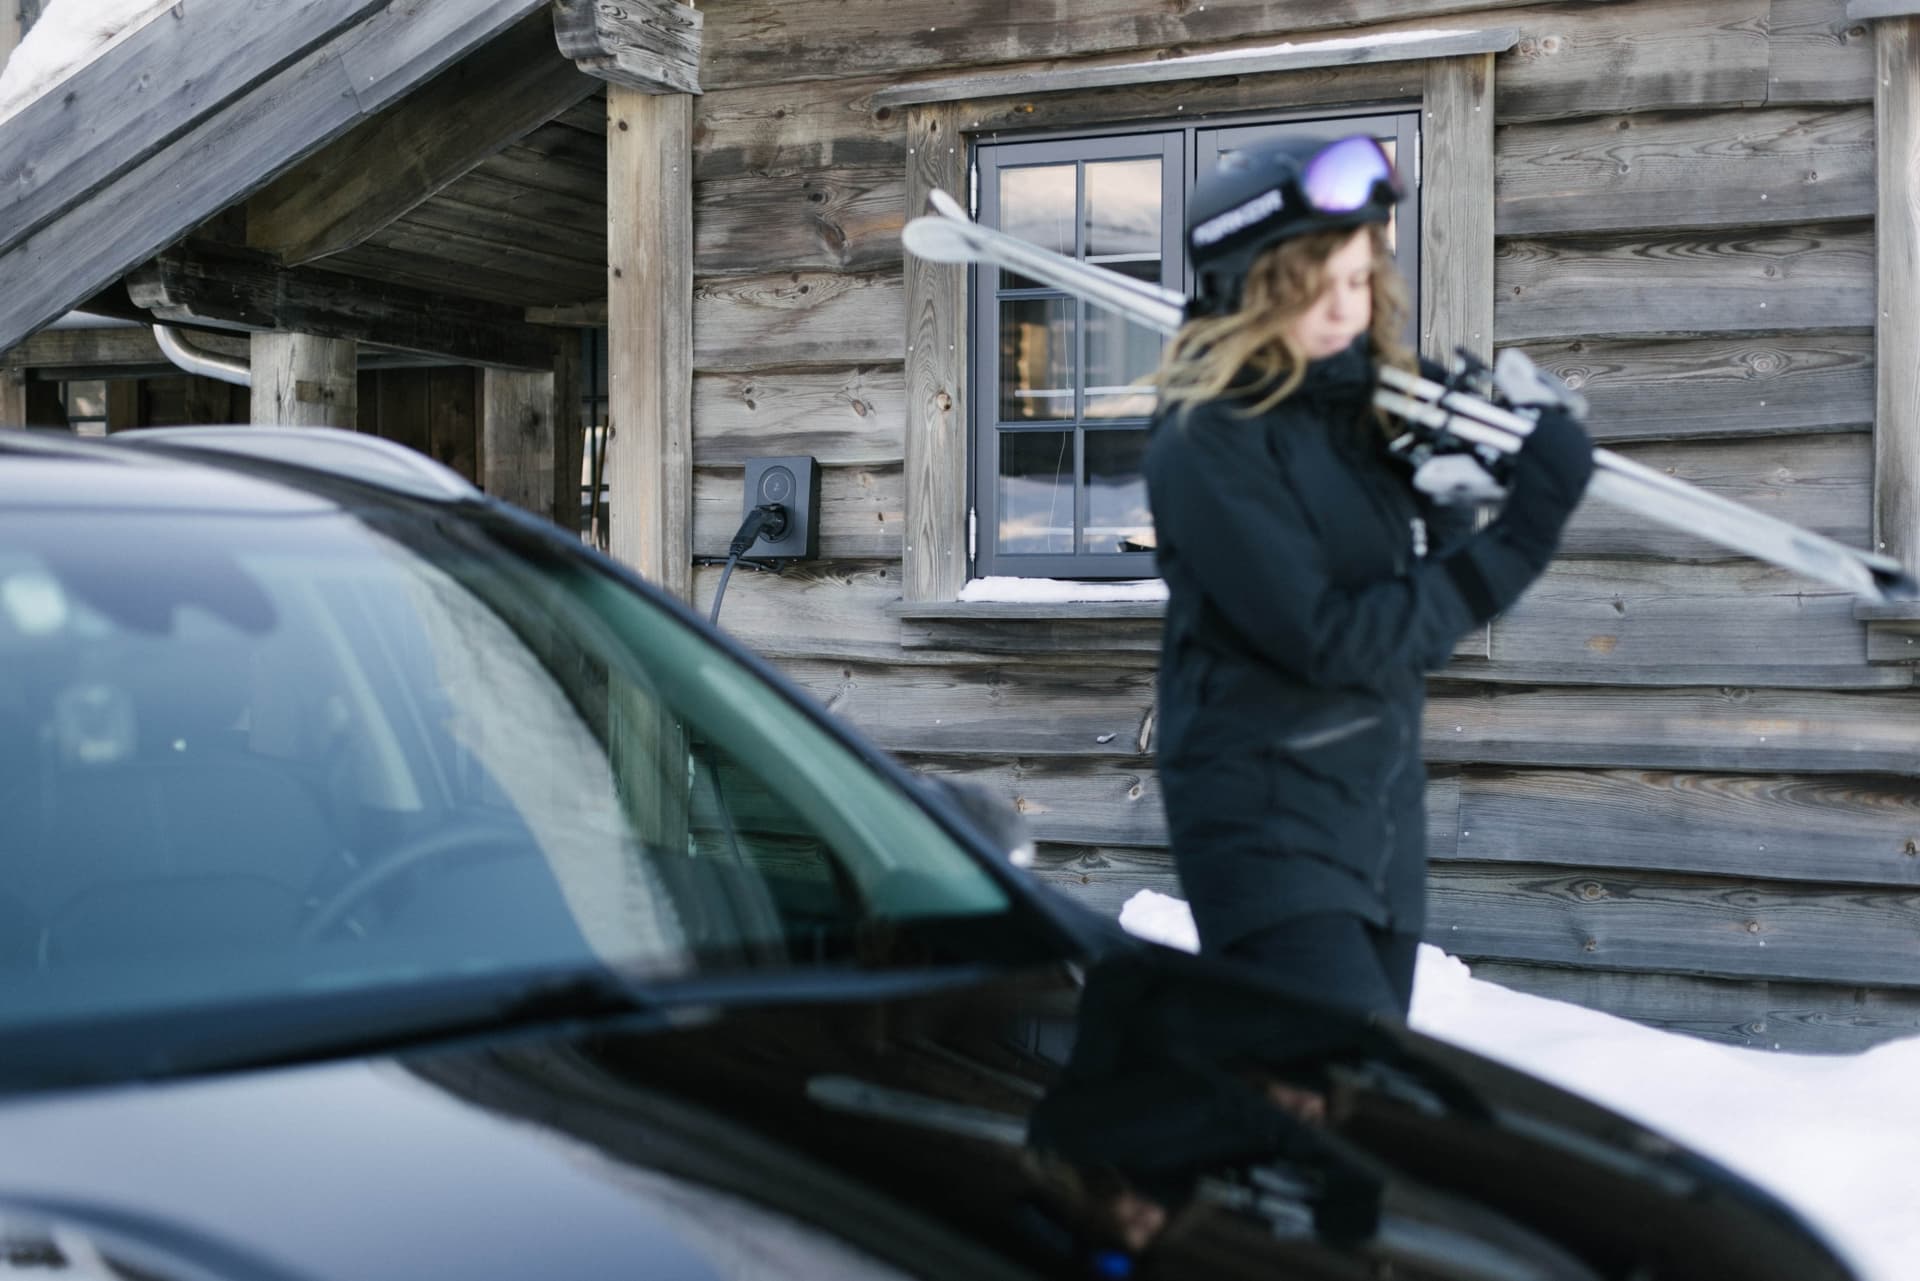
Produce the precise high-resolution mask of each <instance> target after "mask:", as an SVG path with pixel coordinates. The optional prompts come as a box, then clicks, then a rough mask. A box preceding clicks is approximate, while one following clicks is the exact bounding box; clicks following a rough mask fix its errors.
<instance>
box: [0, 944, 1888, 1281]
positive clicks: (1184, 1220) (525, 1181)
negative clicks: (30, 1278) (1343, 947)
mask: <svg viewBox="0 0 1920 1281" xmlns="http://www.w3.org/2000/svg"><path fill="white" fill-rule="evenodd" d="M667 1024H668V1025H665V1026H663V1025H662V1022H661V1021H660V1020H658V1019H649V1020H644V1021H640V1020H635V1021H627V1022H622V1021H620V1020H614V1021H609V1022H604V1023H600V1024H596V1025H593V1026H590V1027H587V1028H585V1029H581V1028H577V1027H575V1028H569V1029H566V1030H564V1031H556V1032H554V1033H553V1034H551V1035H548V1034H540V1035H528V1034H524V1033H522V1034H516V1035H513V1036H511V1037H502V1038H499V1039H496V1040H481V1041H477V1042H476V1041H466V1042H463V1043H461V1044H458V1045H452V1046H442V1047H438V1048H432V1049H428V1050H424V1051H419V1052H412V1053H406V1054H401V1055H395V1056H391V1057H384V1058H357V1059H351V1060H344V1061H336V1062H328V1063H321V1064H314V1065H307V1066H296V1067H282V1068H276V1069H272V1070H256V1071H245V1072H234V1073H228V1074H217V1075H212V1076H203V1077H196V1078H193V1079H186V1080H177V1081H168V1082H162V1083H153V1084H143V1085H137V1086H120V1087H114V1088H105V1089H94V1090H87V1091H81V1092H69V1093H59V1092H56V1093H45V1094H37V1095H32V1096H23V1097H17V1098H15V1099H13V1100H11V1101H9V1102H8V1103H6V1104H4V1105H0V1237H4V1238H5V1239H6V1240H8V1242H9V1243H10V1248H16V1247H17V1243H19V1242H22V1241H28V1242H34V1243H38V1244H37V1245H36V1246H35V1248H40V1249H44V1250H47V1251H52V1252H55V1253H57V1254H60V1255H61V1257H63V1258H66V1259H68V1260H69V1261H72V1260H75V1259H80V1258H84V1256H85V1255H86V1254H87V1253H88V1252H89V1251H92V1252H96V1253H97V1254H98V1255H99V1256H101V1258H103V1259H107V1260H113V1261H118V1262H119V1263H121V1264H122V1266H125V1267H127V1268H129V1269H132V1270H135V1271H139V1272H141V1273H143V1274H144V1275H149V1276H154V1277H157V1278H169V1279H171V1278H188V1277H196V1278H197V1277H208V1278H215V1277H218V1278H238V1277H282V1276H284V1277H289V1278H292V1277H301V1278H348V1277H351V1278H355V1279H356V1281H365V1279H374V1278H383V1277H393V1278H400V1277H406V1278H417V1277H419V1276H422V1275H449V1276H461V1277H465V1278H480V1279H483V1281H484V1279H485V1278H490V1277H503V1278H504V1277H510V1276H511V1277H525V1276H529V1275H558V1276H568V1275H572V1276H581V1275H602V1274H607V1273H609V1272H611V1271H612V1270H614V1269H619V1270H621V1271H622V1272H628V1273H630V1272H632V1271H633V1270H634V1269H635V1268H636V1267H644V1269H645V1273H646V1275H648V1276H650V1277H661V1278H689V1279H693V1278H706V1277H733V1276H740V1275H751V1274H756V1273H761V1272H766V1273H769V1274H775V1275H781V1276H790V1277H806V1276H819V1277H837V1278H861V1277H867V1276H872V1277H889V1276H902V1275H911V1276H926V1277H947V1276H952V1277H969V1278H974V1277H993V1276H1010V1277H1011V1276H1033V1275H1075V1276H1087V1275H1103V1276H1156V1275H1167V1276H1176V1275H1178V1276H1191V1275H1237V1274H1239V1273H1241V1272H1248V1273H1252V1272H1256V1271H1257V1272H1260V1273H1261V1274H1262V1275H1292V1274H1294V1273H1295V1272H1298V1273H1300V1274H1306V1275H1320V1274H1322V1273H1325V1274H1328V1275H1346V1274H1348V1273H1349V1271H1351V1270H1354V1269H1360V1270H1359V1271H1353V1272H1352V1274H1353V1275H1376V1274H1378V1273H1379V1269H1380V1267H1381V1266H1382V1265H1385V1266H1387V1267H1388V1268H1389V1269H1390V1270H1391V1271H1392V1272H1393V1273H1394V1274H1395V1275H1399V1276H1416V1277H1417V1276H1429V1275H1430V1276H1450V1277H1479V1276H1484V1277H1523V1276H1535V1277H1568V1278H1584V1277H1598V1276H1620V1275H1629V1274H1636V1275H1646V1276H1650V1277H1662V1278H1670V1277H1682V1276H1702V1277H1705V1276H1712V1277H1727V1276H1741V1277H1749V1278H1776V1277H1777V1278H1780V1279H1781V1281H1787V1279H1788V1278H1792V1279H1793V1281H1820V1279H1821V1278H1836V1279H1837V1278H1846V1277H1849V1276H1850V1275H1851V1273H1850V1272H1849V1271H1848V1270H1847V1269H1846V1267H1845V1266H1844V1265H1843V1264H1842V1263H1840V1262H1839V1261H1838V1259H1837V1258H1836V1257H1835V1256H1834V1255H1833V1253H1832V1251H1831V1250H1830V1249H1829V1248H1828V1247H1827V1246H1826V1244H1825V1243H1824V1242H1822V1241H1821V1240H1820V1239H1819V1238H1818V1237H1817V1236H1816V1235H1815V1234H1814V1233H1813V1231H1812V1230H1811V1229H1809V1228H1808V1227H1807V1226H1806V1225H1805V1224H1804V1223H1803V1222H1801V1221H1800V1220H1799V1219H1798V1218H1797V1217H1796V1216H1794V1215H1793V1214H1792V1213H1791V1212H1790V1211H1789V1210H1787V1209H1786V1208H1785V1207H1783V1206H1782V1205H1780V1204H1779V1203H1778V1202H1777V1201H1774V1200H1773V1199H1771V1198H1770V1197H1768V1196H1766V1195H1765V1194H1763V1193H1761V1192H1759V1191H1758V1190H1756V1189H1754V1188H1753V1187H1752V1186H1751V1185H1749V1184H1746V1183H1745V1182H1743V1181H1741V1180H1739V1179H1738V1178H1736V1177H1735V1176H1733V1175H1731V1174H1729V1173H1727V1172H1726V1171H1724V1170H1722V1169H1720V1168H1719V1167H1717V1166H1714V1165H1711V1164H1710V1163H1708V1162H1705V1161H1703V1160H1701V1159H1700V1158H1698V1157H1695V1156H1693V1155H1691V1154H1689V1153H1687V1152H1685V1151H1682V1150H1679V1149H1676V1148H1675V1147H1673V1146H1672V1145H1671V1144H1669V1143H1667V1142H1666V1141H1665V1140H1663V1139H1661V1138H1660V1137H1659V1136H1657V1135H1654V1134H1652V1133H1650V1132H1647V1131H1645V1130H1644V1129H1641V1128H1639V1127H1637V1126H1634V1125H1632V1124H1631V1123H1629V1122H1626V1121H1624V1120H1623V1119H1621V1118H1619V1117H1617V1116H1615V1115H1613V1114H1612V1113H1609V1112H1606V1111H1604V1110H1602V1109H1599V1108H1597V1107H1594V1106H1592V1105H1589V1104H1586V1103H1584V1102H1582V1101H1580V1100H1578V1099H1575V1098H1573V1097H1572V1096H1569V1095H1567V1094H1565V1093H1563V1092H1561V1091H1559V1090H1556V1089H1554V1088H1552V1087H1549V1086H1546V1085H1544V1084H1542V1083H1540V1082H1537V1081H1534V1080H1533V1079H1531V1078H1528V1077H1525V1076H1522V1075H1520V1074H1518V1073H1515V1072H1512V1071H1510V1070H1507V1069H1504V1068H1501V1067H1499V1066H1497V1065H1494V1064H1492V1063H1490V1062H1488V1061H1486V1060H1484V1059H1480V1058H1478V1057H1477V1056H1475V1055H1472V1054H1470V1053H1468V1052H1466V1051H1463V1050H1459V1049H1456V1048H1453V1047H1449V1046H1445V1045H1443V1044H1440V1043H1438V1042H1434V1041H1431V1040H1429V1039H1427V1038H1423V1037H1420V1036H1417V1035H1415V1034H1412V1033H1410V1032H1407V1031H1406V1030H1405V1029H1402V1028H1398V1027H1392V1028H1388V1027H1380V1026H1368V1025H1361V1024H1356V1023H1353V1022H1351V1021H1348V1020H1346V1019H1343V1018H1340V1017H1338V1016H1335V1015H1332V1014H1330V1013H1327V1012H1323V1011H1318V1010H1314V1009H1311V1008H1309V1007H1303V1006H1299V1005H1297V1004H1293V1003H1288V1002H1285V1001H1283V1000H1282V999H1280V998H1279V997H1277V996H1276V995H1275V994H1274V993H1272V992H1270V991H1268V990H1266V989H1265V988H1263V987H1261V986H1258V985H1257V984H1255V983H1254V982H1253V981H1251V980H1250V979H1248V978H1247V977H1245V976H1243V975H1239V974H1236V973H1234V972H1231V971H1228V970H1226V969H1224V968H1221V967H1215V966H1213V965H1211V964H1210V963H1207V962H1205V961H1203V960H1201V959H1198V958H1191V957H1185V956H1182V955H1179V954H1175V953H1170V952H1163V951H1161V950H1160V949H1141V950H1138V951H1135V952H1129V953H1127V954H1125V955H1123V956H1116V957H1114V958H1110V959H1109V960H1107V961H1105V962H1103V963H1101V964H1100V965H1098V966H1096V967H1095V968H1094V969H1093V970H1092V971H1090V972H1088V973H1085V974H1081V973H1079V972H1077V971H1073V970H1070V969H1067V968H1065V967H1063V968H1061V969H1059V970H1057V971H1048V972H1044V973H1026V974H1022V975H1019V976H1014V977H1008V978H1003V979H998V980H990V981H982V982H979V983H975V984H970V985H965V986H961V987H957V988H956V987H943V988H942V989H940V990H938V991H929V992H927V993H924V994H920V995H913V996H907V997H895V998H888V999H874V1000H849V1001H822V1000H810V1001H788V1002H782V1003H776V1004H766V1005H750V1006H742V1005H738V1004H731V1005H728V1006H726V1007H724V1008H704V1009H699V1008H695V1009H685V1010H679V1011H676V1012H675V1016H674V1017H673V1018H672V1019H670V1020H667ZM101 1275H108V1273H106V1272H105V1271H102V1273H101Z"/></svg>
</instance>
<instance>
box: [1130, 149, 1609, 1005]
mask: <svg viewBox="0 0 1920 1281" xmlns="http://www.w3.org/2000/svg"><path fill="white" fill-rule="evenodd" d="M1398 198H1399V188H1398V185H1397V183H1396V181H1395V179H1394V176H1393V167H1392V164H1391V163H1390V162H1389V161H1388V159H1387V157H1386V155H1385V153H1384V152H1382V151H1381V149H1380V147H1379V145H1378V144H1377V143H1375V142H1374V141H1373V140H1372V139H1371V138H1366V137H1355V138H1346V139H1340V140H1337V141H1333V142H1327V141H1324V140H1313V141H1288V142H1284V143H1279V144H1272V145H1268V146H1264V147H1259V148H1249V149H1248V150H1246V151H1243V152H1237V153H1234V154H1233V155H1231V156H1229V157H1228V158H1227V163H1226V164H1224V165H1223V167H1222V170H1221V171H1220V172H1219V173H1217V174H1215V175H1212V176H1210V177H1209V178H1207V179H1204V180H1203V181H1202V182H1201V184H1200V185H1199V187H1198V188H1197V189H1196V191H1195V193H1194V198H1193V200H1192V202H1191V213H1190V216H1189V218H1188V224H1187V244H1188V250H1189V252H1190V253H1191V255H1192V259H1193V262H1194V266H1195V270H1196V273H1197V276H1198V281H1199V283H1198V286H1197V288H1196V289H1195V292H1194V298H1193V300H1192V301H1191V302H1190V304H1189V308H1188V321H1187V324H1186V325H1185V327H1184V328H1182V330H1181V331H1180V333H1179V334H1178V335H1176V336H1175V338H1174V340H1173V342H1172V343H1171V344H1170V345H1169V347H1168V350H1167V354H1166V358H1165V361H1164V362H1163V364H1162V366H1161V369H1160V371H1159V374H1158V375H1157V378H1158V382H1159V387H1160V401H1159V408H1158V411H1157V417H1156V420H1155V425H1154V430H1153V435H1152V439H1151V443H1150V444H1149V446H1148V452H1147V458H1146V463H1145V471H1146V479H1147V487H1148V495H1149V500H1150V502H1151V505H1152V509H1153V518H1154V530H1155V538H1156V541H1157V555H1158V561H1159V568H1160V572H1161V573H1162V575H1163V576H1164V577H1165V579H1166V582H1167V587H1168V592H1169V599H1168V602H1167V615H1166V631H1165V639H1164V645H1163V649H1162V655H1161V666H1160V737H1159V744H1158V758H1159V759H1158V764H1159V769H1160V780H1161V788H1162V794H1163V795H1164V797H1165V801H1166V809H1167V818H1168V825H1169V828H1170V830H1171V836H1172V842H1173V854H1174V859H1175V862H1176V865H1177V866H1178V869H1179V873H1180V878H1181V881H1182V884H1183V886H1184V888H1185V890H1186V893H1187V897H1188V900H1189V902H1190V903H1191V904H1192V908H1193V915H1194V921H1195V924H1196V925H1197V927H1198V929H1199V934H1200V941H1201V946H1202V948H1203V950H1205V951H1207V952H1211V953H1215V954H1223V955H1228V956H1234V957H1239V958H1242V959H1245V960H1248V961H1251V962H1253V963H1255V964H1258V965H1261V966H1263V967H1265V968H1267V969H1268V970H1269V971H1270V973H1271V974H1272V975H1273V976H1274V977H1275V978H1277V979H1278V980H1279V981H1280V982H1282V983H1284V984H1286V985H1288V986H1290V987H1292V988H1293V989H1295V990H1296V991H1299V992H1301V993H1303V994H1305V995H1308V996H1311V997H1314V998H1317V999H1319V1000H1322V1001H1328V1002H1332V1003H1335V1004H1339V1005H1342V1006H1345V1007H1347V1008H1349V1009H1353V1010H1356V1011H1360V1012H1364V1013H1368V1014H1383V1015H1391V1016H1394V1017H1398V1018H1404V1017H1405V1015H1406V1012H1407V1008H1408V1006H1409V1004H1410V1002H1411V1000H1412V993H1413V965H1414V954H1415V951H1416V949H1417V946H1418V942H1419V938H1420V932H1421V929H1422V926H1423V925H1424V923H1425V898H1426V851H1425V835H1426V833H1425V827H1426V819H1425V811H1424V801H1425V771H1424V768H1423V767H1422V764H1421V759H1420V717H1421V712H1422V708H1423V706H1424V700H1425V680H1424V678H1425V676H1426V673H1428V672H1430V671H1433V670H1436V669H1438V668H1439V667H1441V666H1442V665H1444V664H1445V663H1446V662H1447V659H1448V656H1449V655H1450V654H1451V653H1452V651H1453V647H1454V644H1455V642H1456V641H1457V640H1459V638H1460V637H1461V636H1462V635H1463V634H1464V633H1466V632H1467V631H1469V630H1471V629H1472V628H1474V627H1476V626H1478V625H1479V624H1481V623H1484V622H1486V621H1487V620H1488V619H1489V618H1491V617H1492V616H1493V615H1494V614H1496V613H1498V612H1499V611H1500V610H1502V609H1504V608H1505V607H1506V606H1507V605H1509V604H1511V603H1512V601H1513V600H1514V599H1515V598H1516V597H1517V596H1519V595H1520V593H1521V591H1522V590H1523V589H1524V588H1525V587H1526V586H1527V584H1529V583H1530V582H1532V581H1533V579H1534V578H1535V577H1536V576H1537V575H1538V574H1539V573H1540V571H1541V570H1542V569H1544V568H1545V566H1546V564H1547V562H1548V560H1549V559H1550V558H1551V557H1552V555H1553V551H1554V548H1555V546H1556V544H1557V542H1558V540H1559V535H1560V530H1561V527H1562V526H1563V525H1564V524H1565V522H1566V519H1567V517H1568V515H1569V514H1570V513H1571V512H1572V511H1573V508H1574V506H1575V504H1576V503H1578V502H1579V500H1580V496H1581V494H1582V492H1583V491H1584V489H1585V487H1586V483H1587V480H1588V478H1589V476H1590V475H1591V473H1592V468H1593V457H1592V453H1593V451H1592V445H1591V443H1590V442H1589V441H1588V439H1587V437H1586V435H1585V433H1584V432H1583V431H1582V430H1581V429H1580V426H1579V424H1578V423H1577V422H1576V421H1575V420H1574V419H1573V418H1571V417H1569V416H1568V415H1566V414H1565V413H1563V412H1560V411H1557V410H1543V411H1542V413H1541V417H1540V419H1539V423H1538V426H1537V427H1536V428H1535V429H1534V430H1533V431H1532V433H1531V434H1530V435H1529V436H1528V437H1527V439H1526V443H1525V445H1524V446H1523V448H1522V449H1521V450H1520V451H1519V453H1518V454H1517V455H1515V456H1514V457H1513V459H1512V462H1511V473H1510V475H1508V476H1507V477H1506V478H1505V480H1506V484H1507V488H1508V497H1507V499H1506V501H1505V504H1504V506H1503V508H1502V510H1501V511H1500V513H1499V515H1498V517H1497V518H1496V519H1494V520H1493V521H1492V522H1491V523H1490V524H1488V525H1487V526H1486V527H1485V528H1484V529H1481V530H1479V531H1478V532H1475V531H1474V529H1473V521H1472V519H1471V517H1470V515H1469V514H1468V513H1466V512H1463V511H1453V510H1447V509H1443V508H1436V507H1434V506H1432V505H1431V504H1430V503H1429V502H1428V501H1427V500H1426V498H1425V496H1424V495H1423V494H1421V493H1420V492H1419V491H1418V490H1416V489H1415V488H1414V487H1413V485H1412V484H1411V482H1410V476H1409V469H1408V468H1407V467H1406V466H1405V465H1404V464H1402V463H1401V462H1400V461H1399V460H1398V459H1397V458H1395V457H1394V456H1393V455H1392V454H1390V453H1389V452H1388V450H1387V444H1388V441H1389V440H1390V439H1391V438H1392V437H1393V436H1394V435H1396V434H1398V431H1399V428H1398V427H1397V425H1396V424H1395V423H1393V422H1392V421H1391V420H1388V419H1386V418H1385V417H1384V415H1381V414H1380V413H1378V412H1377V411H1375V410H1374V409H1373V408H1372V404H1371V400H1372V392H1373V389H1374V383H1375V373H1374V371H1375V368H1376V366H1378V365H1380V364H1391V365H1395V366H1398V367H1401V368H1408V369H1411V368H1413V367H1414V366H1415V361H1414V358H1413V354H1412V353H1411V352H1410V351H1408V350H1407V349H1406V347H1405V345H1404V341H1403V339H1402V338H1401V334H1402V332H1403V329H1404V325H1405V319H1406V315H1407V310H1406V289H1405V286H1404V284H1403V283H1402V282H1401V281H1400V279H1399V277H1398V275H1397V273H1396V271H1395V268H1394V265H1393V259H1392V256H1391V254H1390V252H1389V248H1388V243H1387V237H1386V224H1387V220H1388V217H1389V215H1390V213H1391V210H1392V207H1393V204H1394V203H1395V201H1396V200H1397V199H1398ZM1429 372H1430V373H1431V372H1433V371H1431V370H1429Z"/></svg>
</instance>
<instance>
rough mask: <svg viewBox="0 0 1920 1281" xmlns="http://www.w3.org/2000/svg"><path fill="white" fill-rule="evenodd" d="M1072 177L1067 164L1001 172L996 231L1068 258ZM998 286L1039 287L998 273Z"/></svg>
mask: <svg viewBox="0 0 1920 1281" xmlns="http://www.w3.org/2000/svg"><path fill="white" fill-rule="evenodd" d="M1074 177H1075V174H1074V166H1073V165H1072V164H1071V163H1069V164H1064V165H1031V166H1027V167H1025V168H1019V169H1008V170H1006V171H1004V172H1003V173H1002V174H1001V175H1000V229H1001V230H1002V231H1005V232H1007V233H1008V234H1010V235H1015V236H1018V237H1020V239H1022V240H1025V241H1029V242H1031V243H1033V244H1036V245H1039V246H1040V247H1041V248H1042V249H1051V250H1052V251H1053V252H1054V253H1057V254H1066V255H1068V256H1069V257H1071V256H1072V254H1073V207H1074V203H1075V186H1074ZM1000 287H1001V288H1002V289H1034V288H1038V287H1040V282H1039V281H1037V280H1028V279H1027V278H1026V277H1025V276H1017V275H1015V274H1014V273H1012V272H1010V271H1002V272H1001V273H1000Z"/></svg>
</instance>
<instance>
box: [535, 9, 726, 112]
mask: <svg viewBox="0 0 1920 1281" xmlns="http://www.w3.org/2000/svg"><path fill="white" fill-rule="evenodd" d="M704 21H705V19H704V18H702V16H701V14H700V11H699V10H698V9H695V8H694V7H693V6H692V5H690V4H681V3H678V0H553V32H554V36H555V38H556V39H557V40H558V41H559V44H560V52H561V53H563V54H565V55H566V56H567V57H569V58H572V59H573V61H574V64H575V65H576V66H578V67H579V68H580V70H582V71H584V72H586V73H587V74H588V75H590V76H594V77H597V78H598V79H601V80H604V81H606V82H607V83H608V84H610V85H618V86H620V87H622V88H625V89H634V90H638V91H639V92H641V93H699V92H700V33H701V27H702V24H703V22H704Z"/></svg>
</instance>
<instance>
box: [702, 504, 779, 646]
mask: <svg viewBox="0 0 1920 1281" xmlns="http://www.w3.org/2000/svg"><path fill="white" fill-rule="evenodd" d="M786 532H787V509H786V508H785V507H783V506H781V505H780V504H779V503H761V504H760V505H759V506H758V507H755V508H754V509H753V510H752V511H749V512H748V513H747V518H746V519H745V520H743V521H741V522H740V528H739V529H738V530H736V531H735V532H734V535H733V541H732V542H730V543H728V544H727V567H726V568H725V569H723V570H721V571H720V583H719V585H718V586H717V587H715V588H714V592H713V612H712V613H710V614H708V615H707V621H708V622H710V623H718V622H719V621H720V602H721V600H722V599H724V598H725V597H726V594H727V580H728V579H729V578H732V577H733V567H734V566H735V565H738V564H739V563H740V558H741V557H742V556H745V555H746V554H747V549H748V548H749V547H752V546H753V545H754V543H756V542H758V541H759V540H760V539H761V537H763V536H764V537H765V538H767V539H768V540H769V541H771V540H774V539H777V538H779V537H780V536H781V535H783V534H785V533H786Z"/></svg>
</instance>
